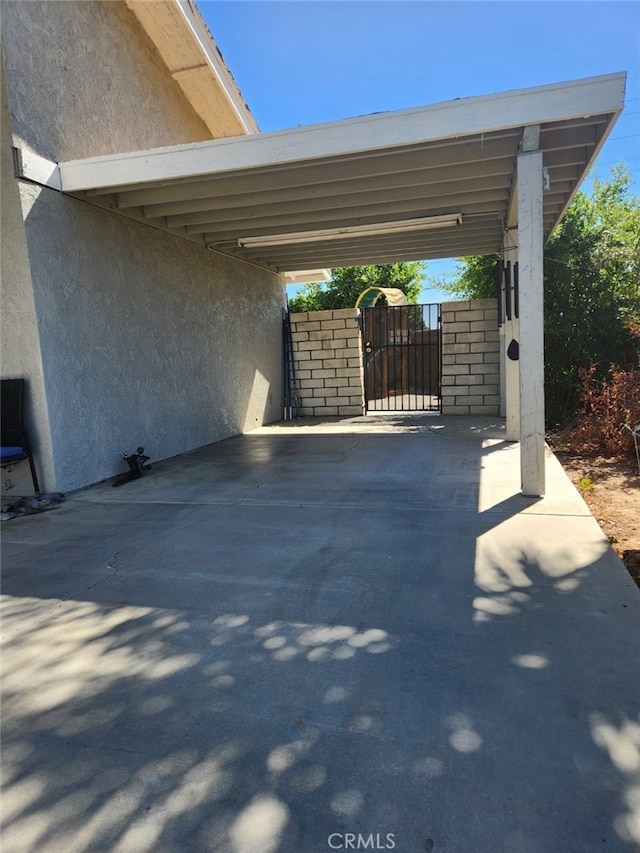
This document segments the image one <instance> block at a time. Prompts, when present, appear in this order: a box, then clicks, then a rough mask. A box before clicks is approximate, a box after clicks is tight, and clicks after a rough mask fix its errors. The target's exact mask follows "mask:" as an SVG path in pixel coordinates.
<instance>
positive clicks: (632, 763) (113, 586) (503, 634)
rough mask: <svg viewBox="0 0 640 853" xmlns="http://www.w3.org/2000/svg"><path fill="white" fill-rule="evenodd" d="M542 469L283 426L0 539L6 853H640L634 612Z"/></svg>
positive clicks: (576, 507) (573, 503)
mask: <svg viewBox="0 0 640 853" xmlns="http://www.w3.org/2000/svg"><path fill="white" fill-rule="evenodd" d="M149 444H150V442H149ZM547 464H548V481H549V494H548V497H546V498H545V499H544V500H541V501H536V500H533V499H526V498H523V497H522V496H520V494H519V461H518V446H517V445H514V444H510V443H507V442H506V441H505V440H504V432H503V429H502V426H501V424H500V423H499V422H496V423H492V422H491V421H486V420H485V421H481V420H478V419H473V420H468V419H464V418H456V419H448V418H442V417H438V416H428V415H414V416H409V417H407V416H392V415H386V416H377V415H376V416H369V417H367V418H356V419H352V420H347V421H340V422H327V423H324V424H318V423H313V422H302V423H298V422H289V423H288V424H279V425H275V426H273V427H265V428H262V429H260V430H257V431H255V432H253V433H250V434H248V435H245V436H242V437H237V438H233V439H230V440H228V441H225V442H222V443H220V444H217V445H213V446H211V447H208V448H205V449H203V450H200V451H198V452H195V453H192V454H189V455H187V456H184V457H182V458H179V459H175V460H171V461H168V462H164V463H160V464H157V465H156V466H154V469H153V471H152V472H150V473H149V474H148V475H147V476H145V477H144V478H143V479H142V480H139V481H136V482H134V483H131V484H129V485H127V486H124V487H122V488H120V489H113V488H111V487H110V486H109V485H108V484H106V485H100V486H96V487H93V488H91V489H88V490H85V491H83V492H80V493H76V494H74V495H72V496H70V499H69V500H68V501H67V502H66V503H65V504H64V505H63V506H62V507H61V508H60V509H57V510H53V511H50V512H47V513H44V514H42V515H37V516H32V517H27V518H18V519H14V520H12V521H9V522H6V523H4V524H3V527H2V536H3V568H4V580H3V612H4V616H3V623H2V629H3V636H4V642H5V651H4V667H3V671H4V674H3V688H4V697H3V713H2V726H3V749H2V760H3V765H4V794H3V808H4V831H3V849H4V850H6V851H7V853H22V851H38V853H47V852H48V851H56V852H57V851H64V853H80V851H131V853H143V851H152V853H164V851H167V853H169V851H171V853H174V851H175V853H186V851H207V853H208V851H214V853H316V851H317V853H325V852H326V851H330V850H354V849H369V850H371V849H378V850H379V849H387V850H390V849H394V850H397V851H400V853H422V852H423V851H434V853H499V851H505V853H542V851H544V853H573V851H575V853H585V851H596V850H597V851H620V852H621V853H622V851H625V853H628V851H633V850H637V849H639V848H640V719H639V717H638V710H639V709H638V704H639V702H638V700H639V686H638V661H639V660H640V637H639V625H640V591H639V590H638V589H637V588H636V587H635V585H634V584H633V583H632V581H631V579H630V578H629V576H628V575H627V573H626V571H625V569H624V567H623V566H622V564H621V563H620V562H619V561H618V559H617V558H616V557H615V555H614V554H613V552H612V551H611V549H610V548H609V546H608V543H607V542H606V540H605V539H604V538H603V534H602V532H601V531H600V528H599V527H598V525H597V524H596V522H595V521H594V519H593V518H592V517H591V516H590V514H589V512H588V510H587V508H586V506H585V504H584V503H583V502H582V500H581V498H580V497H579V495H578V494H577V493H576V491H575V490H574V488H573V487H572V486H571V484H570V483H569V481H568V479H567V478H566V477H565V475H564V473H563V471H562V469H561V468H560V466H559V464H558V463H557V461H556V460H555V459H554V458H553V456H551V454H549V458H548V460H547ZM359 836H360V837H359Z"/></svg>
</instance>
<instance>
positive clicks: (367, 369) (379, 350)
mask: <svg viewBox="0 0 640 853" xmlns="http://www.w3.org/2000/svg"><path fill="white" fill-rule="evenodd" d="M361 312H362V313H361V322H362V344H363V349H364V352H363V361H364V389H365V391H364V393H365V404H366V411H367V412H398V411H401V412H438V411H440V410H441V402H442V396H441V390H440V373H441V363H442V359H441V347H440V341H441V338H442V335H441V318H440V305H434V304H431V305H398V306H394V307H385V308H363V309H361Z"/></svg>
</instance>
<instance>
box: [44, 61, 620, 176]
mask: <svg viewBox="0 0 640 853" xmlns="http://www.w3.org/2000/svg"><path fill="white" fill-rule="evenodd" d="M625 81H626V73H625V72H620V73H617V74H608V75H604V76H602V77H592V78H587V79H585V80H576V81H572V82H568V83H555V84H552V85H550V86H541V87H536V88H534V89H522V90H515V91H512V92H506V93H502V94H497V95H489V96H483V97H473V98H467V99H463V100H456V101H446V102H443V103H440V104H434V105H431V106H426V107H418V108H414V109H410V110H400V111H397V112H391V113H377V114H374V115H368V116H360V117H358V118H353V119H345V120H343V121H339V122H330V123H327V124H320V125H312V126H309V127H302V128H294V129H292V130H285V131H273V132H270V133H262V134H256V135H253V136H242V137H237V138H228V139H218V140H213V141H210V142H209V141H207V142H198V143H192V144H186V145H176V146H170V147H166V148H157V149H152V150H146V151H134V152H130V153H128V154H116V155H109V156H103V157H89V158H86V159H83V160H69V161H66V162H64V163H61V164H60V172H61V178H62V188H63V190H64V191H67V192H77V191H82V190H89V189H99V188H106V187H110V186H120V187H124V186H128V185H134V184H136V185H139V184H140V183H143V182H149V183H153V182H167V181H172V180H189V179H197V178H198V177H200V176H203V175H214V174H220V173H223V172H232V171H236V170H243V169H250V168H254V169H255V168H260V167H265V166H270V165H275V164H282V163H296V162H300V161H303V160H312V159H317V158H325V157H340V156H348V155H357V154H358V153H362V152H364V151H374V150H379V149H387V148H394V147H400V146H403V145H411V144H417V143H421V142H423V143H428V142H435V141H438V140H443V139H447V138H455V137H461V136H472V135H475V134H482V133H490V132H493V131H496V130H503V129H508V128H512V127H521V126H526V125H531V124H544V123H546V122H556V121H562V120H570V119H573V118H579V117H585V116H590V115H601V114H605V113H607V114H616V113H619V112H620V111H621V110H622V108H623V106H624V90H625Z"/></svg>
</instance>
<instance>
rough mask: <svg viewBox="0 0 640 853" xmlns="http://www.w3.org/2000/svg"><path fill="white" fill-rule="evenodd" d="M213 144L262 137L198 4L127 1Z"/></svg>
mask: <svg viewBox="0 0 640 853" xmlns="http://www.w3.org/2000/svg"><path fill="white" fill-rule="evenodd" d="M125 2H126V4H127V6H128V7H129V9H131V11H132V12H133V14H134V15H135V16H136V18H137V19H138V23H139V24H140V25H141V27H142V29H143V30H144V31H145V32H146V34H147V35H148V37H149V38H150V39H151V41H152V42H153V44H154V46H155V48H156V50H157V51H158V53H159V54H160V56H161V58H162V60H163V62H164V64H165V65H166V66H167V68H168V70H169V73H170V74H171V76H172V77H173V79H174V80H175V82H176V83H177V84H178V86H179V87H180V88H181V89H182V92H183V94H184V95H185V97H186V98H187V100H188V101H189V103H190V104H191V106H192V107H193V109H194V110H195V111H196V113H197V114H198V115H199V116H200V118H201V119H202V120H203V121H204V123H205V124H206V125H207V127H208V129H209V131H210V132H211V137H212V139H219V138H222V137H227V136H241V135H244V134H247V133H258V132H259V130H258V125H257V124H256V122H255V119H254V118H253V116H252V115H251V112H250V110H249V107H248V106H247V104H246V103H245V101H244V98H243V97H242V94H241V92H240V90H239V89H238V87H237V85H236V83H235V80H234V79H233V77H232V75H231V72H230V71H229V69H228V68H227V66H226V64H225V62H224V59H223V58H222V54H221V53H220V50H219V49H218V47H217V45H216V43H215V41H214V40H213V38H212V36H211V33H210V32H209V30H208V29H207V25H206V24H205V22H204V21H203V19H202V16H201V15H200V13H199V12H198V9H197V8H196V6H195V3H191V2H189V0H125Z"/></svg>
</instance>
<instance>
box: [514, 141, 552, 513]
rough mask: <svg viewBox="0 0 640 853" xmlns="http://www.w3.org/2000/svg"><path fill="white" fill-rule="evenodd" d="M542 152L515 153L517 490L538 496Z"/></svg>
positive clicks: (541, 456)
mask: <svg viewBox="0 0 640 853" xmlns="http://www.w3.org/2000/svg"><path fill="white" fill-rule="evenodd" d="M542 191H543V174H542V152H541V151H524V152H523V153H522V154H519V155H518V259H519V285H520V287H519V296H520V298H519V309H520V310H519V314H520V473H521V478H522V493H523V494H524V495H531V496H534V497H541V496H542V495H543V494H544V490H545V472H544V330H543V316H544V311H543V236H544V235H543V216H542Z"/></svg>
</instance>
